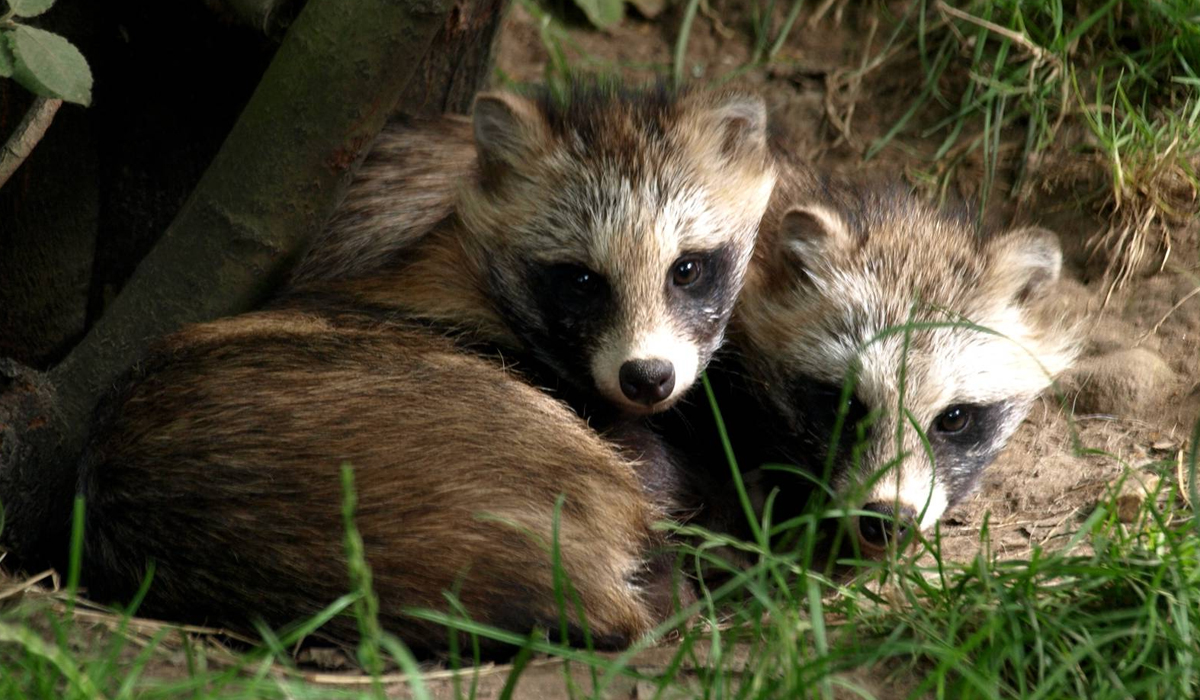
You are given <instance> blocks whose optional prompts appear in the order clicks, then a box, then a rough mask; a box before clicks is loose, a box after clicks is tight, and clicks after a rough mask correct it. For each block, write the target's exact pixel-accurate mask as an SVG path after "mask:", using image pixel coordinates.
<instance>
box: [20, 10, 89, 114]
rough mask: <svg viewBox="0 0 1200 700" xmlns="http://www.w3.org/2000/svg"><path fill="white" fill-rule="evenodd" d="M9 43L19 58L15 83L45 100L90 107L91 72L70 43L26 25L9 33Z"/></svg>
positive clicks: (81, 56)
mask: <svg viewBox="0 0 1200 700" xmlns="http://www.w3.org/2000/svg"><path fill="white" fill-rule="evenodd" d="M8 40H9V45H10V46H11V47H12V51H13V56H14V57H15V58H16V62H15V66H14V68H13V79H14V80H16V81H17V82H18V83H20V84H22V85H24V86H25V87H26V88H27V89H29V91H30V92H33V93H35V94H38V95H42V96H43V97H57V98H59V99H62V100H66V101H67V102H74V103H76V104H81V105H84V106H87V105H88V104H91V101H92V71H91V69H90V68H88V64H87V60H85V59H84V57H83V54H81V53H79V49H77V48H75V47H74V46H72V45H71V42H69V41H67V40H66V39H64V38H62V37H61V36H59V35H57V34H51V33H50V32H47V31H45V30H43V29H37V28H35V27H27V26H25V25H23V24H20V25H17V28H16V29H13V30H12V31H11V32H9V33H8Z"/></svg>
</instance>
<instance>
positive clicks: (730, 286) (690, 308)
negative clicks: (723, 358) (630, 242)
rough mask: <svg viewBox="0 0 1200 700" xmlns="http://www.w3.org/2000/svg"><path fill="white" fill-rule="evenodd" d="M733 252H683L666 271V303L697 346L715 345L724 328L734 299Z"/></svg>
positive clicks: (728, 248) (725, 248)
mask: <svg viewBox="0 0 1200 700" xmlns="http://www.w3.org/2000/svg"><path fill="white" fill-rule="evenodd" d="M735 272H736V271H735V269H734V252H733V250H732V249H731V247H730V246H721V247H719V248H716V249H714V250H711V251H708V252H693V253H684V254H683V255H681V256H679V257H678V258H676V259H675V261H674V262H672V263H671V266H670V267H669V268H668V269H667V270H666V271H665V275H664V279H663V282H664V284H665V286H666V294H667V303H668V304H669V308H670V309H671V313H672V315H674V316H675V317H676V318H678V319H680V321H681V322H680V324H679V326H678V327H680V328H686V329H687V330H688V333H689V335H690V336H691V340H692V341H693V342H695V343H696V344H697V345H698V346H701V347H703V346H706V345H709V344H710V343H711V342H715V340H716V338H717V336H718V335H719V334H720V333H721V331H722V330H723V329H724V326H725V322H726V321H727V320H728V319H729V313H730V311H731V310H732V309H733V302H734V297H735V293H734V292H735V283H736V280H735V279H734V276H735Z"/></svg>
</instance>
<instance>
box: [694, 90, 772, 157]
mask: <svg viewBox="0 0 1200 700" xmlns="http://www.w3.org/2000/svg"><path fill="white" fill-rule="evenodd" d="M708 118H709V119H711V120H712V121H713V123H714V124H715V126H716V129H717V130H718V133H720V134H721V152H722V153H724V154H725V155H726V156H734V155H739V154H753V153H760V152H764V151H765V150H766V148H767V103H766V102H764V101H763V98H762V97H760V96H758V95H754V94H750V93H745V92H725V93H719V94H717V95H716V96H714V98H713V101H712V103H711V105H710V106H709V109H708Z"/></svg>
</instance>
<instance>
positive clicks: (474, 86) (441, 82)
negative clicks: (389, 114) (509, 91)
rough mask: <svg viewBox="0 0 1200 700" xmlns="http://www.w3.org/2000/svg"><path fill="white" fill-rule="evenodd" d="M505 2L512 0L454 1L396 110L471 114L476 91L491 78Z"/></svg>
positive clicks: (412, 113) (427, 114) (418, 113)
mask: <svg viewBox="0 0 1200 700" xmlns="http://www.w3.org/2000/svg"><path fill="white" fill-rule="evenodd" d="M507 7H508V0H454V5H453V6H452V7H451V8H450V13H449V14H448V15H447V16H446V21H445V23H444V24H443V25H442V28H441V30H440V31H439V32H438V35H437V38H435V39H434V41H433V48H432V49H431V50H430V51H429V53H427V54H425V57H424V58H423V59H421V65H419V66H417V71H416V75H415V76H414V77H413V80H412V82H411V83H409V84H408V87H406V88H405V89H404V92H403V93H402V94H401V95H400V100H399V101H398V102H397V103H396V111H397V112H401V113H404V114H408V115H410V116H414V117H416V116H420V117H436V116H438V115H439V114H469V113H470V112H471V104H472V102H474V100H475V93H477V92H479V90H480V89H482V88H483V86H484V85H485V84H486V83H487V81H488V79H489V78H490V77H491V73H492V58H493V55H494V53H495V48H496V37H497V36H499V35H500V23H501V22H503V21H504V14H505V10H506V9H507Z"/></svg>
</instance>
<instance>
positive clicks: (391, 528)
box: [80, 87, 774, 650]
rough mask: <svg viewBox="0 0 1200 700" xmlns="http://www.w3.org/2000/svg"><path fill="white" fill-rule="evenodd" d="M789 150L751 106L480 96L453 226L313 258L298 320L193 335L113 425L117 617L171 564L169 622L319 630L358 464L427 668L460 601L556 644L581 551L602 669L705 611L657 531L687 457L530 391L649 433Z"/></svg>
mask: <svg viewBox="0 0 1200 700" xmlns="http://www.w3.org/2000/svg"><path fill="white" fill-rule="evenodd" d="M764 123H765V116H764V108H763V105H762V102H761V100H759V99H757V98H754V97H750V96H746V95H742V94H738V93H722V94H700V93H685V94H683V95H679V96H674V95H671V94H668V93H666V92H664V91H661V90H659V91H650V92H644V93H634V92H623V91H620V90H617V89H616V88H608V87H605V88H589V89H580V90H579V91H578V92H577V93H576V94H574V95H573V96H572V97H571V99H570V100H568V101H567V102H565V103H561V102H558V101H555V100H553V99H551V98H550V97H548V96H545V97H542V98H540V99H531V98H526V97H520V96H515V95H507V94H491V95H484V96H481V97H480V98H479V101H478V103H477V108H476V113H475V117H474V121H473V130H474V134H475V148H476V154H475V159H476V161H475V162H476V163H477V170H475V171H472V172H474V173H475V174H474V175H473V176H472V177H470V178H468V181H467V182H466V183H465V184H464V185H463V186H462V188H461V190H460V191H459V193H458V195H457V199H456V203H455V206H454V207H453V212H454V213H453V214H452V215H451V216H450V217H449V218H446V219H444V220H443V221H441V222H439V223H437V224H436V225H435V226H434V227H433V230H432V231H430V232H428V233H425V234H422V235H421V236H419V237H417V238H415V239H412V240H409V241H408V243H406V244H405V246H404V249H403V251H402V253H401V251H398V250H396V249H391V248H385V249H383V250H380V249H379V248H378V245H379V242H380V241H382V242H384V243H385V244H389V245H390V242H394V241H395V240H399V238H397V236H400V237H402V235H401V234H396V233H395V231H396V230H398V229H393V230H392V231H393V233H391V234H387V235H383V234H379V235H376V234H378V230H377V229H375V228H373V227H372V226H370V225H363V226H360V227H359V228H358V229H355V232H354V233H347V234H346V236H345V237H342V238H339V237H337V236H330V237H325V238H322V239H321V240H320V241H318V243H317V244H316V247H315V248H314V251H317V250H322V249H329V250H330V254H329V258H328V260H329V262H328V265H326V266H324V267H321V266H318V265H315V264H314V263H313V258H312V256H311V255H310V258H309V260H308V261H307V262H306V263H305V265H303V266H302V267H301V268H300V271H299V272H298V273H297V275H296V279H295V282H294V284H293V285H292V287H291V288H290V289H289V290H288V292H287V293H285V294H284V295H282V296H281V297H280V299H279V300H278V301H277V303H276V304H275V305H274V307H273V308H272V309H270V310H268V311H265V312H261V313H258V314H250V315H247V316H243V317H239V318H234V319H228V320H222V321H216V322H213V323H209V324H203V325H199V326H194V327H191V328H188V329H185V330H183V331H181V332H180V333H177V334H175V335H173V336H171V337H168V338H167V339H165V340H164V341H162V342H161V343H160V344H159V345H158V346H157V347H156V348H155V349H154V350H153V351H152V352H151V353H150V355H149V356H148V357H147V359H146V360H145V361H144V362H143V363H142V364H141V365H140V366H139V367H138V368H136V370H135V371H134V373H133V375H132V378H131V379H130V381H129V382H128V383H127V384H126V385H125V386H124V387H123V388H122V389H121V390H120V391H119V392H118V393H117V395H116V396H115V397H114V398H113V399H112V400H111V401H110V402H109V403H108V404H107V408H106V409H105V411H104V414H103V415H101V416H100V419H99V420H98V425H97V427H96V429H95V430H94V432H93V439H92V441H91V446H90V448H89V451H88V452H87V454H86V455H85V457H84V459H83V461H82V465H81V481H80V484H81V489H82V491H83V493H84V495H85V497H86V498H87V518H88V527H87V538H86V547H85V558H86V562H85V563H86V565H85V567H84V571H85V572H87V574H88V575H89V578H90V581H89V583H90V585H91V587H92V589H93V590H94V591H96V592H97V593H98V594H99V595H101V596H106V597H128V596H129V595H130V594H131V593H132V592H133V591H135V590H136V588H137V585H138V583H139V582H140V580H141V579H142V576H143V575H144V573H145V571H146V565H147V562H149V561H152V562H154V565H155V581H154V584H153V585H152V586H151V588H150V592H149V594H148V596H147V598H146V600H145V609H146V610H147V611H151V612H154V613H155V614H159V615H164V616H171V617H182V618H184V619H198V620H207V621H209V622H212V623H219V624H226V625H230V626H235V627H244V626H245V624H246V622H247V620H249V619H252V618H255V617H258V618H261V619H263V620H265V621H266V622H267V623H268V624H271V625H279V624H283V623H285V622H288V621H291V620H293V619H296V618H299V617H303V616H305V615H308V614H311V613H312V612H314V611H316V610H319V609H320V608H321V606H323V605H326V604H328V603H329V602H330V601H331V600H332V599H333V598H335V597H336V596H337V595H339V594H341V593H343V592H344V591H345V590H346V586H347V577H346V576H345V575H344V574H342V573H341V572H343V571H345V557H344V555H343V553H342V527H341V523H340V520H339V515H338V513H339V510H338V509H339V505H338V504H339V502H340V493H339V490H340V486H339V482H338V479H337V475H338V470H339V466H340V465H341V464H342V463H343V462H348V463H350V464H351V465H353V467H354V468H355V471H356V474H357V475H358V477H357V478H358V499H359V503H360V507H359V511H358V527H359V529H360V530H361V531H362V534H363V539H364V542H365V546H366V549H367V560H368V562H369V563H370V564H371V565H372V567H373V569H374V575H375V584H376V589H377V591H378V593H379V596H380V605H381V617H382V619H383V622H384V624H385V627H387V628H388V629H389V630H391V631H394V632H396V633H398V634H400V635H401V636H402V638H403V639H404V640H405V641H407V642H409V643H410V644H412V645H414V646H417V647H421V648H425V649H430V650H436V649H439V648H444V646H445V644H446V643H447V638H446V633H445V631H444V630H440V629H439V628H437V627H436V626H433V625H426V624H423V623H421V622H419V621H417V620H415V619H414V618H412V617H409V616H406V615H405V613H404V611H405V610H406V609H408V608H410V607H437V608H441V609H445V608H446V605H445V603H444V598H443V594H444V592H445V591H447V590H450V589H453V590H457V591H459V596H460V598H461V600H462V602H463V604H464V606H465V607H466V609H467V611H468V612H469V613H470V614H471V615H472V616H473V617H474V618H475V619H478V620H482V621H485V622H489V623H491V624H495V625H498V626H501V627H505V628H508V629H513V630H518V631H522V632H524V631H527V630H529V629H531V628H533V627H536V626H540V625H545V626H549V627H552V628H557V626H556V625H554V624H551V623H553V622H554V621H555V620H557V619H558V617H559V613H560V612H561V611H560V610H559V608H558V604H557V602H558V599H559V596H558V590H557V589H556V587H555V586H556V583H555V576H554V572H553V569H552V567H551V561H552V559H551V554H550V551H551V550H550V548H551V546H552V545H551V542H552V540H553V534H554V532H555V531H556V528H557V532H558V533H559V543H560V545H559V546H560V547H561V548H562V552H561V562H562V566H563V569H564V571H565V573H566V575H567V578H568V580H569V581H570V582H571V584H572V585H573V586H574V587H575V590H576V592H577V593H578V596H579V599H580V605H581V606H582V610H583V613H584V616H585V617H586V625H587V626H586V629H587V630H588V631H589V634H590V635H591V637H592V639H593V641H594V642H595V643H597V644H600V645H603V646H621V645H623V644H626V643H628V642H629V641H630V640H632V639H634V638H636V637H637V636H638V635H640V634H642V633H644V632H645V631H647V630H648V629H649V628H650V626H651V625H653V624H654V623H655V622H657V621H658V620H659V619H661V617H662V616H663V614H664V612H665V610H666V609H668V608H669V606H670V600H671V599H672V598H673V597H675V596H676V595H677V594H676V588H675V586H674V585H673V584H672V583H671V581H670V578H671V577H670V572H669V570H668V568H667V567H665V565H663V564H661V562H660V558H659V557H658V555H656V553H655V552H656V549H657V546H658V544H660V543H661V541H662V538H661V536H660V535H658V534H657V533H656V532H654V531H653V530H652V529H651V527H650V526H651V523H652V522H654V521H655V520H656V519H659V518H661V517H664V516H665V515H667V514H668V511H669V508H670V506H671V503H672V501H671V499H670V493H671V492H672V491H673V489H674V486H673V481H672V479H673V474H674V473H675V471H674V469H673V468H672V466H671V464H670V461H669V456H668V454H667V451H666V450H665V449H664V448H662V447H661V445H659V444H658V442H657V441H656V440H655V439H654V436H652V435H650V434H649V433H648V432H646V431H644V430H641V429H640V426H639V425H638V424H637V423H636V422H635V423H624V422H623V423H621V424H620V425H611V426H609V428H610V430H608V431H606V432H605V434H604V435H603V436H602V435H600V434H599V433H597V432H596V431H595V430H594V429H593V428H592V427H589V425H588V424H587V423H586V422H584V421H583V420H582V419H581V418H580V417H579V416H578V415H577V414H576V413H575V412H574V411H573V410H572V409H571V408H569V407H568V406H567V405H565V404H564V403H562V402H560V401H559V400H557V399H556V398H553V397H551V396H549V395H548V394H546V393H543V392H541V391H538V390H536V389H535V388H533V386H531V384H532V382H531V379H532V380H533V381H536V382H538V383H539V384H540V383H542V382H552V381H557V380H562V382H563V383H564V384H565V385H567V387H568V389H573V390H577V391H581V392H585V393H599V394H600V395H601V396H603V397H605V398H606V399H609V400H611V401H613V402H616V403H617V404H618V405H619V406H620V407H621V408H622V409H625V410H626V411H628V412H638V411H641V412H648V411H653V410H660V409H661V408H662V407H665V406H666V405H669V404H670V403H672V402H674V401H675V400H676V398H677V397H678V395H679V394H680V393H682V391H684V389H685V388H686V386H687V385H689V384H691V383H692V382H693V381H694V379H695V376H696V373H697V372H698V371H699V370H700V368H701V367H702V366H703V364H704V363H705V362H706V361H707V359H708V357H709V356H710V355H711V354H712V352H713V351H714V350H715V348H716V346H717V345H718V344H719V342H720V340H721V336H722V334H723V330H724V325H725V321H726V319H727V318H728V315H729V313H730V310H731V308H732V305H733V301H734V297H735V295H736V291H737V289H738V288H739V287H740V285H741V282H742V278H743V275H744V271H745V268H746V265H747V264H748V261H749V259H750V257H751V254H752V246H753V238H754V235H755V232H756V229H757V224H758V221H759V218H760V216H761V213H762V211H763V210H764V209H765V207H766V204H767V200H768V198H769V192H770V190H771V188H772V186H773V182H774V172H773V169H772V167H771V165H770V161H769V157H768V155H767V153H768V152H767V148H766V140H765V131H764ZM460 133H461V132H460ZM368 165H369V164H368ZM372 172H375V171H372V170H371V169H369V168H368V170H367V176H368V177H370V176H371V173H372ZM363 191H364V190H360V194H361V193H362V192H363ZM434 191H435V192H436V188H434ZM356 206H365V207H366V208H367V209H370V207H371V206H372V205H370V204H368V203H365V202H364V201H363V200H361V199H360V200H354V201H352V202H350V204H348V206H347V208H346V209H344V210H343V214H342V216H341V218H340V219H339V221H341V222H342V223H341V224H339V225H345V226H351V223H350V222H352V221H353V220H354V219H355V217H356V216H360V215H361V214H355V213H354V212H355V211H360V212H361V210H356V209H355V207H356ZM431 211H432V212H433V214H430V215H429V216H428V217H427V218H425V219H419V220H420V221H425V222H428V221H429V220H431V219H432V218H434V217H436V216H438V215H439V214H438V212H439V211H440V210H438V209H437V205H436V203H434V204H431ZM393 214H397V212H393ZM377 215H378V212H375V213H373V214H371V215H370V216H377ZM368 218H369V217H368ZM360 223H362V222H361V221H360ZM381 225H382V224H381ZM422 225H424V224H422ZM371 236H376V237H375V238H373V239H372V238H371ZM371 241H374V243H371ZM372 251H373V253H372ZM368 253H371V254H368ZM513 358H515V359H516V364H517V367H518V368H519V369H520V370H521V371H522V375H520V376H518V375H517V374H515V373H514V372H513V371H511V370H510V369H509V366H510V364H511V363H512V360H513ZM559 494H562V495H563V497H564V499H563V501H562V506H561V509H559V510H558V513H557V515H556V514H555V513H556V504H557V503H558V501H557V497H558V495H559ZM556 518H557V525H555V521H556ZM685 595H686V594H685ZM566 614H567V617H568V619H569V620H570V621H571V622H572V625H573V627H572V631H573V639H574V640H575V641H578V640H579V639H581V634H582V631H583V629H584V620H583V619H581V618H580V616H579V615H577V614H576V612H575V610H574V609H573V606H572V607H571V609H568V610H567V611H566ZM353 632H354V630H353V625H351V624H349V623H348V622H347V621H344V620H335V621H334V622H332V623H330V626H328V627H327V629H326V633H327V634H329V635H331V636H334V637H336V638H339V639H346V638H348V637H351V636H353Z"/></svg>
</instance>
